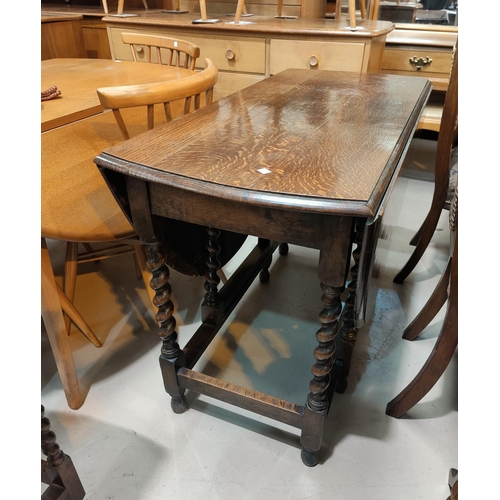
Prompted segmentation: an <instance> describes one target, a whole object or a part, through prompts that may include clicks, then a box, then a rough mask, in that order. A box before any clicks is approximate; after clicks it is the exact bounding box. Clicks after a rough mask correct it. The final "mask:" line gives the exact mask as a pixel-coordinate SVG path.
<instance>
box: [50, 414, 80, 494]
mask: <svg viewBox="0 0 500 500" xmlns="http://www.w3.org/2000/svg"><path fill="white" fill-rule="evenodd" d="M41 442H42V453H43V454H44V455H45V456H46V457H47V460H43V459H42V462H41V479H42V483H44V484H48V485H49V487H48V488H47V489H46V490H45V492H44V493H43V494H42V500H82V499H83V498H84V497H85V490H84V489H83V485H82V482H81V481H80V478H79V477H78V473H77V472H76V469H75V466H74V464H73V461H72V460H71V457H70V456H69V455H66V454H65V453H64V452H63V451H62V450H61V448H60V447H59V445H58V444H57V443H56V435H55V434H54V432H53V431H52V430H51V429H50V420H49V419H48V418H47V417H45V408H44V407H43V405H42V436H41Z"/></svg>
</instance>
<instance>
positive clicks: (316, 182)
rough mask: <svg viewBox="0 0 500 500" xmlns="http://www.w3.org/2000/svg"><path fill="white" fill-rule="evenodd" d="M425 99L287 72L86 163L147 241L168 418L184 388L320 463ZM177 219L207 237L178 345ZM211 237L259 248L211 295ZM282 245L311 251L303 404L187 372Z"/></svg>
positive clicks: (373, 83)
mask: <svg viewBox="0 0 500 500" xmlns="http://www.w3.org/2000/svg"><path fill="white" fill-rule="evenodd" d="M430 91H431V86H430V83H429V81H428V80H427V79H426V78H414V77H405V76H395V75H379V74H361V75H360V74H355V73H347V72H345V73H344V72H331V71H314V70H295V69H289V70H286V71H284V72H282V73H279V74H277V75H275V76H273V77H271V78H268V79H266V80H264V81H262V82H259V83H258V84H256V85H253V86H251V87H248V88H246V89H244V90H242V91H240V92H237V93H235V94H233V95H230V96H229V97H226V98H224V99H222V100H220V101H217V102H215V103H213V104H212V105H210V106H207V107H205V108H204V109H202V110H200V111H197V112H194V113H192V114H190V115H188V116H186V117H183V118H181V119H179V120H177V121H174V122H172V123H170V124H167V125H165V126H160V127H158V128H157V129H155V130H153V131H150V132H147V133H145V134H141V135H140V136H139V137H137V138H136V139H134V138H133V139H131V140H129V141H126V142H124V143H122V144H120V145H117V146H114V147H111V148H109V149H107V150H105V151H104V152H103V153H102V154H100V155H99V156H98V157H97V158H96V159H95V162H96V163H97V165H98V167H99V169H100V170H101V172H102V174H103V176H104V177H105V179H106V182H107V184H108V186H109V187H110V189H111V191H112V192H113V194H114V196H115V198H116V199H117V201H118V202H119V204H120V205H121V207H122V209H123V211H124V213H125V214H126V215H127V217H128V218H129V220H130V222H131V224H132V225H133V227H134V229H135V230H136V232H137V233H138V235H139V237H140V238H141V240H142V241H143V242H144V244H145V245H146V249H147V255H148V268H149V269H150V270H151V272H152V274H153V279H152V281H151V286H152V288H153V289H154V290H155V292H156V295H155V299H154V304H155V306H156V307H157V308H158V313H157V321H158V324H159V335H160V338H161V340H162V346H161V354H160V366H161V370H162V374H163V381H164V385H165V389H166V391H167V392H168V394H169V395H170V396H171V398H172V408H173V410H174V411H175V412H176V413H182V412H183V411H185V410H186V408H187V402H186V398H185V396H184V393H185V390H186V389H188V390H192V391H195V392H197V393H201V394H205V395H207V396H210V397H213V398H216V399H219V400H222V401H225V402H228V403H230V404H233V405H236V406H239V407H241V408H245V409H247V410H250V411H253V412H256V413H258V414H260V415H264V416H267V417H270V418H272V419H276V420H278V421H280V422H284V423H286V424H289V425H291V426H295V427H297V428H299V429H300V430H301V438H300V442H301V445H302V453H301V456H302V461H303V462H304V463H305V464H306V465H308V466H314V465H316V464H317V463H318V456H319V451H320V449H321V442H322V435H323V426H324V421H325V418H326V415H327V413H328V410H329V407H330V402H331V399H332V396H333V392H334V391H337V392H342V391H343V390H345V386H346V377H347V374H348V371H349V359H350V354H351V353H352V347H353V344H354V341H355V337H356V329H357V327H358V326H359V324H360V323H361V322H362V321H363V315H364V312H365V311H366V302H365V301H364V298H365V297H366V296H367V290H368V288H369V285H370V282H369V281H370V280H369V275H370V259H371V258H372V257H370V256H372V254H373V253H374V248H375V245H374V242H375V241H376V239H377V231H376V228H377V227H378V222H379V221H380V219H381V217H382V215H383V212H384V209H385V207H386V204H387V201H388V198H389V196H390V193H391V190H392V188H393V186H394V183H395V181H396V178H397V175H398V172H399V169H400V167H401V164H402V161H403V159H404V156H405V154H406V150H407V148H408V145H409V142H410V140H411V138H412V135H413V132H414V130H415V128H416V125H417V123H418V119H419V116H420V114H421V113H422V110H423V108H424V105H425V104H426V102H427V99H428V98H429V94H430ZM176 221H183V222H184V223H188V224H197V225H201V226H205V227H206V232H207V243H206V250H205V252H206V266H207V268H206V269H207V270H206V273H205V290H206V294H205V298H204V302H203V304H202V306H201V307H202V324H201V326H200V327H199V329H198V330H197V331H196V332H195V334H194V335H193V336H192V337H191V339H190V340H189V341H188V342H187V344H186V345H185V346H184V348H183V349H181V347H180V346H179V344H178V343H177V332H176V323H175V318H174V317H173V304H172V301H171V293H172V290H171V286H170V284H169V269H168V267H167V266H166V264H165V259H166V256H165V253H164V245H163V243H162V242H163V241H164V240H165V238H166V237H168V236H169V231H174V230H175V228H176V227H178V226H176V225H175V222H176ZM223 230H227V231H234V232H235V233H241V234H249V235H253V236H256V237H257V238H258V243H257V245H256V246H255V248H254V249H253V250H252V251H251V252H250V253H249V255H248V256H247V258H246V259H245V260H244V262H243V263H242V264H241V265H240V267H239V268H238V269H237V270H236V271H235V272H234V274H233V275H232V276H231V277H230V279H229V280H228V282H227V283H226V284H224V286H223V287H222V288H220V289H218V285H219V279H218V277H217V269H218V268H219V263H218V259H217V255H218V252H219V251H220V244H219V242H218V235H219V233H220V231H223ZM287 244H295V245H301V246H304V247H309V248H315V249H319V250H320V252H319V263H318V278H319V282H320V287H321V290H322V297H321V302H322V303H323V309H322V310H321V312H320V314H319V323H320V325H319V329H318V331H317V332H316V339H317V342H318V345H317V347H316V349H315V350H314V359H315V363H314V365H313V367H312V380H311V381H310V383H309V394H308V396H307V400H306V402H305V404H304V405H303V406H302V405H298V404H294V403H291V402H288V401H285V400H282V399H279V398H276V397H273V396H270V395H266V394H263V393H260V392H257V391H254V390H252V389H249V388H245V387H241V386H237V385H235V384H232V383H229V382H225V381H222V380H219V379H216V378H214V377H210V376H207V375H205V374H203V373H200V372H197V371H195V370H194V369H193V367H194V365H195V364H196V362H197V361H198V359H199V358H200V356H201V355H202V353H203V351H204V350H205V349H206V348H207V347H208V345H209V344H210V342H211V340H212V339H213V338H214V337H215V335H216V334H217V332H218V331H219V329H220V328H221V327H222V325H223V324H224V322H225V321H226V320H227V318H228V316H229V314H230V313H231V311H232V310H233V309H234V307H235V306H236V305H237V304H238V302H239V300H240V299H241V298H242V297H243V295H244V293H245V291H246V290H247V289H248V287H249V285H250V284H251V283H252V282H253V280H254V279H255V278H256V277H257V276H258V275H260V279H261V281H264V282H265V281H267V279H268V278H269V272H268V269H269V267H270V264H271V262H272V254H273V252H274V251H275V250H276V249H277V248H278V247H279V249H280V253H286V251H287V248H288V247H287ZM355 246H357V250H354V251H353V248H354V247H355ZM351 257H352V258H353V259H354V261H355V265H354V266H353V267H352V268H351V269H349V266H350V263H351ZM349 270H350V273H351V278H352V281H351V282H350V283H348V284H347V285H346V280H347V279H348V277H349ZM346 288H347V289H348V295H349V298H348V299H347V300H346V301H345V304H343V302H342V300H341V294H342V293H343V292H344V290H346ZM318 295H319V293H318ZM319 308H320V307H318V309H319Z"/></svg>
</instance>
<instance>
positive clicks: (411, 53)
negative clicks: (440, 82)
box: [381, 45, 452, 80]
mask: <svg viewBox="0 0 500 500" xmlns="http://www.w3.org/2000/svg"><path fill="white" fill-rule="evenodd" d="M451 56H452V51H451V50H449V49H439V48H431V49H430V50H429V49H426V48H425V47H404V48H402V47H398V48H392V47H390V46H388V45H386V47H385V50H384V54H383V56H382V68H381V73H391V74H399V75H407V76H408V75H414V76H424V77H427V78H429V79H431V80H432V79H434V78H449V76H450V71H451ZM414 57H416V59H419V58H422V60H424V61H425V60H427V58H429V60H431V62H430V63H429V64H428V65H425V66H423V67H422V68H421V69H420V70H419V69H417V67H415V65H412V64H411V63H410V59H413V58H414Z"/></svg>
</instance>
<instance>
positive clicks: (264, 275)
mask: <svg viewBox="0 0 500 500" xmlns="http://www.w3.org/2000/svg"><path fill="white" fill-rule="evenodd" d="M270 277H271V275H270V274H269V269H262V271H261V272H260V273H259V280H260V282H261V283H267V282H268V281H269V278H270Z"/></svg>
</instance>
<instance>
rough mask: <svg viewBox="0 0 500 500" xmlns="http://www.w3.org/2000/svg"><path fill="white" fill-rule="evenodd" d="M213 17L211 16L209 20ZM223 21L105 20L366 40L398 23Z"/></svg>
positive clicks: (155, 15) (177, 17) (169, 17)
mask: <svg viewBox="0 0 500 500" xmlns="http://www.w3.org/2000/svg"><path fill="white" fill-rule="evenodd" d="M210 17H211V16H210V15H209V18H210ZM215 17H217V18H218V19H221V22H219V23H213V24H193V20H196V19H200V14H196V13H195V14H193V13H186V14H168V13H164V12H161V11H157V12H152V11H149V12H145V13H141V14H138V15H134V16H133V17H120V16H117V15H108V16H105V17H103V21H104V22H106V23H107V24H108V25H109V26H112V25H115V24H116V25H120V26H124V25H125V26H130V27H135V28H138V27H141V26H149V27H151V26H155V27H162V26H165V27H170V28H182V29H185V30H189V29H192V30H200V29H202V30H206V31H207V32H224V33H227V34H229V33H234V32H237V33H238V34H242V33H246V34H267V35H302V36H303V35H306V34H307V35H309V36H349V37H352V36H353V35H355V36H359V37H361V38H364V37H369V38H373V37H377V36H384V35H387V33H390V32H391V31H392V30H393V29H394V24H393V23H391V22H389V21H361V20H359V21H357V27H356V30H351V29H350V28H349V21H348V20H347V19H342V20H339V21H335V20H333V19H300V18H298V19H276V18H274V17H263V16H252V17H249V18H245V19H244V20H243V19H242V21H243V22H244V23H247V22H251V23H252V24H243V23H240V24H234V23H233V24H229V22H230V21H229V19H230V18H226V19H227V20H226V19H225V18H224V16H215Z"/></svg>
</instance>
